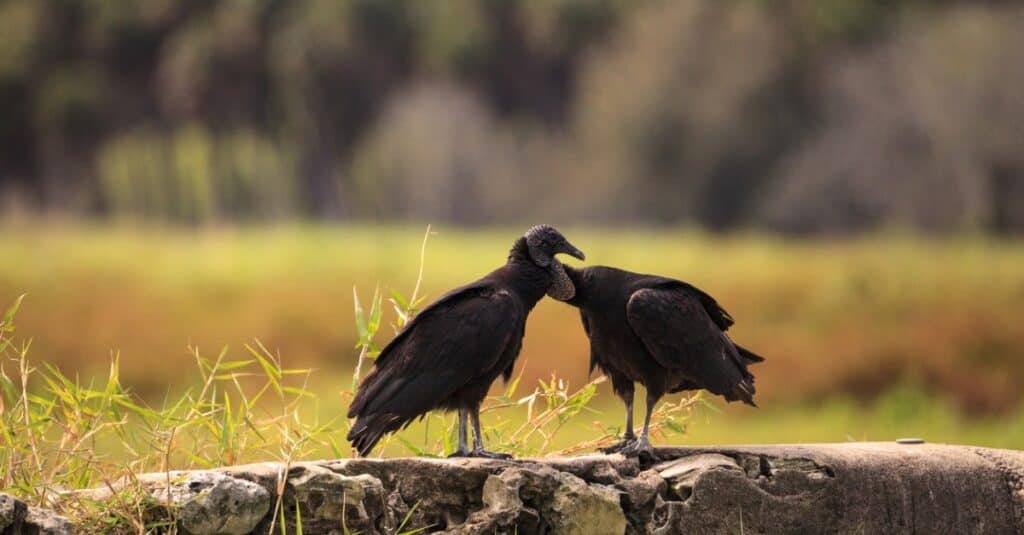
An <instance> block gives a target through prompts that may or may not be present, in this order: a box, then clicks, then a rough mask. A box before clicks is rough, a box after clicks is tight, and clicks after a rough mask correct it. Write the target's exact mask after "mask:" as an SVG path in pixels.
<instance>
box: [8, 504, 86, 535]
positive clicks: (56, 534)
mask: <svg viewBox="0 0 1024 535" xmlns="http://www.w3.org/2000/svg"><path fill="white" fill-rule="evenodd" d="M21 533H23V534H24V535H74V533H75V526H74V525H73V524H72V523H71V521H70V520H68V519H66V518H64V517H63V516H60V515H58V514H57V513H55V512H53V511H51V510H49V509H43V508H41V507H29V508H28V514H27V515H25V524H24V525H23V526H22V528H21Z"/></svg>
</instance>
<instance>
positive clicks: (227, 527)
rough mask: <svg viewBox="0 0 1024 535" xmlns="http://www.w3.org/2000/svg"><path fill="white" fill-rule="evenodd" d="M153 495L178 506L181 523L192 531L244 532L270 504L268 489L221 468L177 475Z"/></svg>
mask: <svg viewBox="0 0 1024 535" xmlns="http://www.w3.org/2000/svg"><path fill="white" fill-rule="evenodd" d="M168 491H169V493H168ZM168 494H169V495H168ZM153 495H154V497H155V498H157V500H159V501H161V502H164V503H167V502H170V503H172V504H174V505H175V506H176V509H175V516H176V517H177V519H178V525H179V526H180V527H181V528H182V530H184V531H185V532H186V533H191V534H192V535H245V534H246V533H249V532H251V531H252V530H253V528H255V527H256V525H257V524H259V523H260V521H261V520H262V519H263V517H264V516H266V514H267V511H269V510H270V505H271V498H270V493H269V492H267V489H265V488H263V487H262V486H260V485H257V484H256V483H252V482H250V481H246V480H244V479H239V478H235V477H231V476H228V475H225V474H222V473H219V472H194V473H191V474H188V475H187V476H185V477H180V478H175V479H174V480H172V482H171V486H170V488H169V489H168V488H166V487H157V488H155V489H154V492H153Z"/></svg>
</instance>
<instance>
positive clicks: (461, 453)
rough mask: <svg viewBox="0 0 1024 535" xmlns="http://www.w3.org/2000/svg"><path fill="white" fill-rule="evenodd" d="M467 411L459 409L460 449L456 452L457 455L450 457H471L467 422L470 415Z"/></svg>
mask: <svg viewBox="0 0 1024 535" xmlns="http://www.w3.org/2000/svg"><path fill="white" fill-rule="evenodd" d="M466 412H467V411H466V409H459V449H457V450H455V453H453V454H451V455H449V457H469V456H470V451H469V441H468V435H469V428H468V424H467V422H466V420H467V419H468V418H467V417H468V415H467V414H466Z"/></svg>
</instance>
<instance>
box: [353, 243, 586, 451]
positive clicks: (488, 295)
mask: <svg viewBox="0 0 1024 535" xmlns="http://www.w3.org/2000/svg"><path fill="white" fill-rule="evenodd" d="M559 253H565V254H569V255H572V256H574V257H576V258H579V259H581V260H582V259H583V252H581V251H580V250H579V249H577V248H576V247H574V246H573V245H572V244H571V243H569V241H568V240H566V239H565V237H564V236H562V235H561V234H560V233H559V232H558V231H557V230H555V229H554V228H552V227H550V226H547V225H538V226H535V227H533V228H531V229H530V230H528V231H527V232H526V234H525V235H524V236H523V237H522V238H519V240H517V241H516V243H515V245H513V246H512V250H511V251H509V255H508V261H507V262H506V263H505V265H504V266H502V267H500V268H498V269H496V270H494V271H492V272H491V273H489V274H488V275H486V276H484V277H483V278H481V279H480V280H477V281H476V282H471V283H469V284H467V285H465V286H462V287H460V288H456V289H454V290H452V291H450V292H448V293H447V294H445V295H443V296H441V298H439V299H438V300H437V301H434V302H433V303H432V304H431V305H430V306H428V307H426V308H425V309H423V311H422V312H420V313H419V314H417V315H416V316H415V317H414V318H413V319H412V320H411V321H410V322H409V323H408V324H406V325H405V327H404V328H403V329H402V330H401V332H399V333H398V334H397V335H396V336H395V338H394V339H392V340H391V342H389V343H388V345H387V347H385V348H384V349H383V350H382V351H381V353H380V355H379V356H378V357H377V360H376V362H375V363H374V367H373V371H371V372H370V373H369V374H368V375H367V376H366V378H365V379H364V380H363V381H362V383H361V384H360V385H359V391H358V392H357V393H356V396H355V399H353V400H352V405H351V407H349V411H348V417H349V418H356V421H355V423H354V424H353V425H352V429H351V430H350V431H349V433H348V440H349V441H350V442H351V443H352V445H353V446H354V447H355V448H356V450H358V451H359V454H360V455H363V456H365V455H367V454H369V453H370V450H372V449H373V447H374V445H375V444H377V441H378V440H380V438H381V436H383V435H384V434H385V433H390V432H393V431H397V430H399V429H402V428H404V427H405V426H407V425H409V424H410V423H411V422H412V421H413V420H415V419H416V418H417V417H422V416H423V415H424V414H426V413H427V411H431V410H434V409H442V410H457V411H458V412H459V447H458V451H457V452H456V453H455V454H454V455H455V456H460V457H492V458H510V457H511V456H510V455H505V454H499V453H492V452H489V451H487V450H485V449H484V447H483V439H482V436H481V434H480V403H481V402H483V400H484V397H485V396H486V395H487V390H488V389H489V388H490V386H491V383H493V382H494V380H495V379H497V377H498V376H499V375H502V376H504V378H505V380H506V381H508V379H509V377H510V376H511V375H512V367H513V365H514V364H515V360H516V357H517V356H519V350H520V348H521V347H522V342H523V331H524V329H525V327H526V316H527V315H528V314H529V313H530V310H532V309H533V306H534V305H535V304H537V301H539V300H540V299H541V298H542V297H544V295H545V294H548V295H550V296H551V297H554V298H556V299H559V300H566V299H569V298H571V297H572V294H573V291H574V290H573V287H572V284H571V283H570V282H569V278H568V276H567V275H566V274H565V268H564V266H563V265H562V264H561V262H559V261H558V259H556V258H555V255H556V254H559ZM467 418H468V419H470V421H471V422H472V424H473V432H474V441H473V449H472V450H470V449H469V446H468V444H467V437H466V434H467V428H466V425H467V421H466V420H467Z"/></svg>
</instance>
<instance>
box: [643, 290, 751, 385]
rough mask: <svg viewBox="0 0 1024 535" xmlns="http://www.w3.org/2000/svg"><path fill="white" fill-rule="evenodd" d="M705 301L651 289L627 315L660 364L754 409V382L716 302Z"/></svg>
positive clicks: (687, 292)
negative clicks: (712, 306) (713, 310)
mask: <svg viewBox="0 0 1024 535" xmlns="http://www.w3.org/2000/svg"><path fill="white" fill-rule="evenodd" d="M705 296H707V294H704V293H703V292H699V290H698V291H697V292H694V291H692V290H691V289H690V288H687V287H667V288H666V287H662V288H645V289H642V290H638V291H636V292H634V293H633V295H632V296H631V297H630V299H629V302H628V304H627V305H626V316H627V318H628V321H629V325H630V327H631V328H632V329H633V332H635V333H636V334H637V336H639V337H640V339H641V340H642V341H643V343H644V345H645V346H646V347H647V350H648V351H649V352H650V353H651V356H652V357H654V360H655V361H657V362H658V364H660V365H662V366H664V367H665V368H669V369H673V370H678V371H679V372H681V373H682V374H683V375H685V376H686V377H687V378H689V379H691V380H692V381H694V382H695V383H696V384H698V385H699V386H700V387H701V388H705V389H707V390H710V391H711V392H713V393H715V394H719V395H724V396H725V398H726V399H727V400H730V401H733V400H742V401H744V402H746V403H749V404H751V405H753V404H754V403H753V395H754V378H753V376H752V375H750V373H749V372H747V369H746V363H745V360H744V358H743V357H742V356H741V355H740V353H739V350H738V349H737V348H736V345H735V344H733V342H732V340H730V339H729V337H728V336H726V334H725V333H724V332H723V329H722V327H720V326H719V321H716V318H715V317H714V315H713V314H711V313H709V311H708V310H707V305H706V303H707V299H710V297H709V296H708V297H706V298H705ZM711 302H714V300H713V299H712V300H711ZM716 307H717V305H716ZM718 310H721V309H720V308H718ZM723 312H724V311H723ZM723 318H728V325H731V324H732V323H731V321H732V319H731V318H729V317H728V315H727V314H725V315H724V316H722V317H720V318H717V319H718V320H721V319H723Z"/></svg>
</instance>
